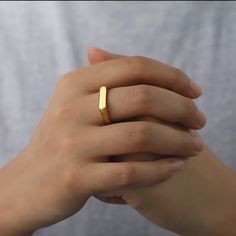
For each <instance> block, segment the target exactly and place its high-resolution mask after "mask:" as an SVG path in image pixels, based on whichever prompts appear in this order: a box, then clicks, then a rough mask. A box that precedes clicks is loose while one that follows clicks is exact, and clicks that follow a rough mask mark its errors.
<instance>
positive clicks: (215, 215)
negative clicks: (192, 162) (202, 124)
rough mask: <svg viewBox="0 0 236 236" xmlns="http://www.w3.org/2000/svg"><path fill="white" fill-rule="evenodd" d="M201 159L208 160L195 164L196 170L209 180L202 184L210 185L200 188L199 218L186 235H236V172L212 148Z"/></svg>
mask: <svg viewBox="0 0 236 236" xmlns="http://www.w3.org/2000/svg"><path fill="white" fill-rule="evenodd" d="M201 158H202V160H203V158H204V159H205V160H204V165H203V164H201V163H200V164H199V166H195V171H197V172H198V178H200V177H201V178H202V182H205V183H203V184H202V185H204V184H206V187H205V188H204V189H202V190H204V191H202V192H201V189H200V188H199V191H198V207H197V208H198V209H197V212H196V214H195V217H196V218H195V220H194V221H192V223H193V224H190V225H189V227H188V228H187V229H186V231H185V233H184V234H182V235H184V236H196V235H201V236H209V235H214V236H225V235H228V236H233V235H236V228H235V222H236V210H235V204H236V174H235V172H234V171H233V170H231V169H230V168H228V167H227V166H225V165H224V163H223V162H221V161H220V160H219V159H218V158H217V157H216V156H215V155H214V153H212V152H211V151H210V150H209V149H208V147H207V148H206V151H205V153H203V155H202V156H199V161H200V162H201ZM207 187H208V188H207ZM196 188H198V186H196ZM196 192H197V191H196ZM193 215H194V214H193Z"/></svg>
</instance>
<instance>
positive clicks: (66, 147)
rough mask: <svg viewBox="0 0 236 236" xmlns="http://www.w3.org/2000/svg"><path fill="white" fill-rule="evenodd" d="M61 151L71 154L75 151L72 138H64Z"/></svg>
mask: <svg viewBox="0 0 236 236" xmlns="http://www.w3.org/2000/svg"><path fill="white" fill-rule="evenodd" d="M60 149H61V150H63V151H65V152H68V151H70V152H71V151H72V150H73V149H74V144H73V141H72V138H68V137H63V138H62V139H61V141H60Z"/></svg>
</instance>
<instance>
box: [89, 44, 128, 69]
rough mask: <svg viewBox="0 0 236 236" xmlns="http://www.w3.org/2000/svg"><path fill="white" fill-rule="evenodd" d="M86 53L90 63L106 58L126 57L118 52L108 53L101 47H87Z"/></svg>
mask: <svg viewBox="0 0 236 236" xmlns="http://www.w3.org/2000/svg"><path fill="white" fill-rule="evenodd" d="M87 55H88V61H89V63H90V64H91V65H93V64H96V63H98V62H102V61H106V60H112V59H117V58H122V57H126V56H123V55H120V54H114V53H110V52H107V51H105V50H103V49H100V48H95V47H89V48H88V49H87Z"/></svg>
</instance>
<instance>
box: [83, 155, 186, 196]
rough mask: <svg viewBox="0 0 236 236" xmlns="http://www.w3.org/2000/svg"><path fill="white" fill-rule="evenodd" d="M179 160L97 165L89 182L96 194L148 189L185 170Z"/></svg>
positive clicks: (92, 167)
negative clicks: (141, 188) (139, 188)
mask: <svg viewBox="0 0 236 236" xmlns="http://www.w3.org/2000/svg"><path fill="white" fill-rule="evenodd" d="M183 165H184V162H183V160H181V159H178V158H167V159H163V160H156V161H146V162H117V163H111V162H110V163H96V164H94V165H92V166H91V167H90V168H91V169H90V171H89V173H91V174H90V175H88V177H87V178H88V179H87V182H88V183H90V186H88V188H89V189H91V191H92V192H93V195H96V194H104V193H106V194H115V195H116V194H121V192H120V191H122V190H125V189H127V188H129V189H130V188H137V187H146V186H151V185H154V184H159V183H161V182H163V181H165V180H167V179H169V178H171V177H172V176H173V175H174V174H176V172H177V171H180V170H181V169H182V168H183Z"/></svg>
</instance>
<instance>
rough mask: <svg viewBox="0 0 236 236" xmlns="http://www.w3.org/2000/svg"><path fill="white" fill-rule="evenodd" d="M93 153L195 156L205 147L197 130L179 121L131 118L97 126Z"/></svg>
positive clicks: (93, 141)
mask: <svg viewBox="0 0 236 236" xmlns="http://www.w3.org/2000/svg"><path fill="white" fill-rule="evenodd" d="M90 141H91V142H92V144H93V146H94V148H93V149H90V150H89V152H90V153H91V155H92V156H100V157H101V156H112V155H124V154H130V153H140V152H150V153H156V154H164V155H178V156H192V155H197V154H199V152H200V151H202V149H203V146H204V144H203V141H202V139H201V137H200V136H199V135H197V132H193V131H191V132H190V131H187V130H186V129H183V128H180V127H179V126H177V125H172V124H168V123H166V124H165V123H164V122H163V123H155V122H149V121H130V122H122V123H116V124H110V125H106V126H98V127H96V126H95V127H94V128H93V130H92V131H91V140H90Z"/></svg>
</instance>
